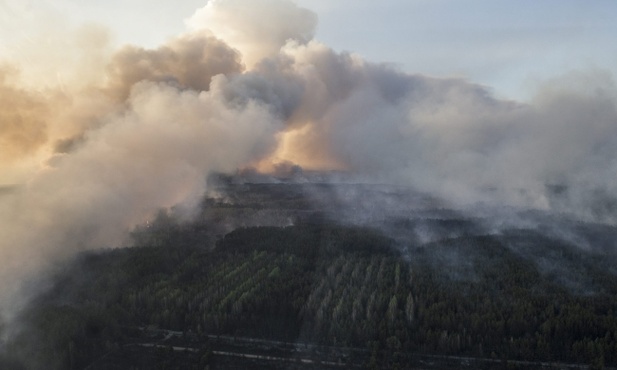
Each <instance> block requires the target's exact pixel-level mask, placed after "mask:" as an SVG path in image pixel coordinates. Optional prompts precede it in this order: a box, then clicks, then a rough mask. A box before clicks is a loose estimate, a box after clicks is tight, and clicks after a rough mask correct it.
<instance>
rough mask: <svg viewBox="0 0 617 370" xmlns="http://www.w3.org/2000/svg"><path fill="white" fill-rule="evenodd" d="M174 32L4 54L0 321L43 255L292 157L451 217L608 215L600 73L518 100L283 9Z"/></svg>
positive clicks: (56, 256)
mask: <svg viewBox="0 0 617 370" xmlns="http://www.w3.org/2000/svg"><path fill="white" fill-rule="evenodd" d="M187 24H188V30H187V31H186V33H184V34H182V35H179V36H178V37H176V38H174V39H171V40H169V41H168V42H167V43H166V44H164V45H161V46H160V47H158V48H155V49H144V48H141V47H138V46H124V47H121V48H119V49H114V48H113V47H112V46H111V43H110V42H109V40H108V37H107V36H106V32H105V31H104V30H102V29H100V28H99V27H94V26H84V27H77V28H70V27H69V28H67V27H63V28H61V30H60V31H57V30H56V31H55V33H54V36H53V37H51V38H47V39H46V40H47V42H46V43H44V45H43V46H41V47H40V48H38V47H35V49H36V50H34V51H29V50H28V51H25V49H24V48H20V47H13V48H11V47H8V48H7V47H5V48H3V49H4V50H13V52H12V54H11V55H9V56H8V57H7V60H6V61H4V63H3V64H2V65H3V67H2V68H0V107H1V109H0V148H1V149H0V170H2V173H1V174H0V189H5V190H4V191H1V192H0V223H1V224H2V227H1V228H0V279H2V281H3V284H2V288H1V289H0V297H2V299H1V301H2V303H3V306H4V307H3V309H4V310H5V311H6V312H10V309H16V308H18V307H17V306H14V305H9V304H8V303H7V302H16V301H14V300H13V299H14V298H16V297H18V296H23V295H22V293H23V290H21V289H22V285H23V282H24V281H26V280H27V279H29V278H30V277H32V276H34V275H35V274H36V273H38V272H40V271H42V270H44V269H46V268H49V266H50V265H53V264H54V263H56V262H57V261H61V260H63V259H66V258H68V257H69V256H71V255H73V254H74V253H75V252H76V251H79V250H82V249H87V248H99V247H105V246H115V245H119V244H121V243H122V241H123V240H124V238H125V236H126V233H127V231H128V230H130V229H131V228H132V227H134V226H135V225H138V224H140V223H143V222H145V221H147V220H148V219H150V218H152V217H153V216H154V215H155V214H156V211H157V210H159V209H160V208H169V207H172V206H175V205H178V204H181V205H184V206H185V208H186V209H188V210H190V209H191V207H192V206H193V205H195V204H196V203H197V200H198V199H199V198H200V196H201V195H202V194H203V192H204V188H205V179H206V176H207V174H208V173H209V172H211V171H233V170H235V169H237V168H242V167H247V166H256V167H257V168H261V169H273V170H275V169H276V168H277V164H280V163H293V164H296V165H299V166H302V167H305V168H309V169H316V170H329V169H337V170H344V171H347V172H349V173H352V174H356V175H357V176H360V177H362V178H363V179H365V180H366V181H373V182H387V183H392V184H404V185H408V186H413V187H415V188H417V189H419V190H421V191H425V192H429V193H431V194H433V195H435V196H437V197H440V198H442V199H446V200H448V201H451V202H455V203H456V204H461V205H465V204H475V203H478V202H486V203H491V204H493V205H510V206H517V207H526V208H539V209H544V210H548V211H551V210H552V211H556V212H565V213H570V214H573V215H576V216H577V217H579V218H581V219H584V220H593V221H600V222H606V223H614V222H615V221H616V214H615V211H616V209H617V188H616V187H617V184H615V182H614V178H615V175H616V173H617V153H616V151H617V107H616V101H617V100H616V99H617V94H616V89H615V85H614V80H613V78H612V76H610V75H608V74H607V73H605V72H602V71H591V72H586V73H582V72H581V73H573V74H572V75H568V76H563V77H560V78H557V79H555V80H553V81H548V82H547V83H546V84H545V87H544V88H542V89H541V90H539V91H538V93H537V95H536V97H535V98H534V99H533V100H532V101H531V102H530V103H519V102H514V101H504V100H500V99H497V98H495V97H494V96H493V95H492V94H491V91H490V89H488V88H486V87H483V86H479V85H476V84H473V83H471V82H468V81H465V80H462V79H439V78H432V77H427V76H423V75H419V74H418V75H410V74H407V73H403V72H401V71H399V70H397V69H395V68H393V67H391V66H388V65H385V64H375V63H371V62H368V61H365V60H363V59H362V58H360V57H359V56H356V55H354V54H350V53H346V52H343V53H341V52H336V51H334V50H332V49H331V48H329V47H328V46H326V45H323V44H322V43H320V42H318V41H317V40H314V39H313V33H314V29H315V27H316V17H315V15H314V14H313V13H312V12H310V11H308V10H306V9H302V8H299V7H298V6H296V5H295V4H293V3H289V2H286V1H283V0H260V1H259V5H256V4H255V2H254V1H248V0H226V1H225V0H216V1H214V0H213V1H210V2H208V4H207V5H206V6H205V7H204V8H202V9H200V10H198V11H197V12H196V13H195V15H194V16H193V17H191V18H190V19H189V20H188V21H187ZM31 37H32V36H29V39H30V38H31ZM22 41H23V40H22ZM24 42H25V41H24ZM35 44H36V43H35ZM36 45H38V44H36ZM31 47H32V46H31ZM59 56H64V57H62V58H60V57H59ZM61 61H62V63H61ZM17 66H19V68H18V67H17ZM86 66H87V68H86ZM15 184H17V185H15ZM5 185H6V186H5ZM8 185H10V187H8ZM7 310H8V311H7Z"/></svg>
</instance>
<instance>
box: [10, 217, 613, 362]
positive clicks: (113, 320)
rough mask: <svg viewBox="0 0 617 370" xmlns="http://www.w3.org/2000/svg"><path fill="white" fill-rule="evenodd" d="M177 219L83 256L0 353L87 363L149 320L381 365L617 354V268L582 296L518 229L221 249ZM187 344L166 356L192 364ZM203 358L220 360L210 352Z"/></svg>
mask: <svg viewBox="0 0 617 370" xmlns="http://www.w3.org/2000/svg"><path fill="white" fill-rule="evenodd" d="M161 217H162V218H161V220H159V221H160V222H161V223H164V224H165V225H170V223H165V222H164V221H165V220H164V217H163V216H161ZM176 227H180V226H170V228H169V229H168V230H167V231H166V234H165V235H167V236H165V237H161V236H160V235H159V236H156V237H154V236H149V235H145V234H144V235H142V237H141V238H142V239H141V240H142V241H144V244H148V243H146V241H150V242H149V243H150V245H151V246H149V247H137V248H130V249H122V250H112V251H107V252H99V253H87V254H84V255H82V256H81V257H80V258H78V260H77V261H76V262H75V263H74V264H73V266H72V267H71V268H70V269H69V270H68V271H66V272H65V273H63V274H61V275H59V276H58V277H57V278H56V282H57V283H56V284H55V287H54V289H52V291H50V292H49V293H48V294H47V295H45V296H42V297H40V298H39V299H38V300H37V301H35V302H34V303H33V304H32V305H31V306H30V308H29V309H28V310H27V311H26V312H25V313H24V315H23V316H22V317H21V322H22V324H23V325H22V331H21V333H20V334H19V335H17V336H16V337H14V338H13V340H12V342H11V343H9V348H10V351H9V353H11V356H6V357H7V358H6V359H0V364H2V363H3V362H1V361H5V363H7V364H9V363H15V364H17V363H19V362H16V361H17V360H16V359H21V363H22V364H25V366H26V368H33V369H36V368H43V367H44V368H48V369H54V368H56V369H78V368H85V367H86V366H88V364H90V363H91V362H92V361H93V360H95V359H97V358H101V357H102V356H104V355H105V354H106V353H109V352H110V351H112V352H113V351H116V352H117V351H119V349H118V348H122V347H123V346H124V345H126V344H127V343H130V341H131V339H130V335H129V334H127V328H137V327H146V326H153V327H159V328H162V329H170V330H177V331H183V332H185V333H186V332H191V333H194V334H195V335H196V336H200V335H201V336H203V335H206V334H215V335H219V334H220V335H237V336H245V337H254V338H267V339H276V340H285V341H300V342H310V343H318V344H323V345H334V346H349V347H364V348H367V350H368V352H367V353H369V354H370V361H369V360H368V357H369V356H367V364H369V363H370V365H369V367H373V368H376V367H379V366H378V364H380V363H381V364H382V365H383V363H387V364H388V365H387V366H389V367H396V366H399V365H402V364H405V363H406V361H408V360H409V359H408V357H406V356H407V354H409V353H412V352H413V353H435V354H452V355H468V356H480V357H494V358H496V359H500V358H503V359H511V360H531V361H535V360H551V361H568V362H582V363H588V364H592V365H593V366H595V367H600V366H604V364H608V365H615V364H617V355H616V354H617V320H616V318H615V313H617V298H616V296H615V295H614V294H612V292H615V291H617V279H616V278H615V277H614V275H611V274H607V273H602V272H592V271H590V272H589V273H590V276H592V279H594V280H597V281H599V282H601V285H602V286H603V287H604V288H603V291H600V292H596V293H594V294H588V295H577V294H572V293H571V292H569V291H568V290H567V289H564V288H563V287H562V286H560V285H558V284H556V283H555V281H553V280H551V278H550V277H547V276H545V275H544V274H543V273H542V272H541V271H539V269H538V268H537V267H536V266H534V265H533V264H531V263H529V261H528V260H526V259H525V258H523V257H522V256H521V255H520V254H519V253H516V252H515V251H514V250H512V249H511V248H508V247H507V246H506V245H507V243H506V241H507V240H506V239H504V238H497V237H489V236H484V237H472V236H465V237H460V238H457V239H449V240H446V241H442V242H439V243H433V244H431V245H426V246H424V247H422V248H420V249H415V250H410V251H409V253H408V255H409V256H410V260H408V261H407V260H403V259H402V257H401V255H400V254H399V253H397V252H395V249H394V248H393V242H392V240H390V239H389V238H386V237H384V236H383V235H381V234H379V233H376V232H374V231H372V230H369V229H365V228H348V227H340V226H335V225H331V224H319V223H313V224H306V225H300V226H294V227H286V228H275V227H258V228H243V229H238V230H235V231H233V232H232V233H229V234H228V235H226V236H225V237H224V238H222V239H221V240H220V241H219V242H218V243H217V244H216V248H214V249H211V250H208V249H203V248H197V247H196V245H199V236H195V235H192V236H191V235H184V236H182V237H179V236H177V235H176V236H173V235H175V234H174V233H175V232H176V231H174V230H176V229H175V228H176ZM162 229H164V228H161V227H158V228H157V229H156V230H157V233H160V230H162ZM185 232H186V230H185ZM196 232H198V231H196ZM180 234H182V233H180ZM510 237H512V236H508V238H510ZM152 240H156V242H152ZM182 240H184V241H186V240H189V241H190V242H187V243H182V242H181V241H182ZM549 247H550V248H553V250H555V251H557V252H558V253H560V255H565V256H568V253H571V254H572V256H571V258H572V260H573V261H574V260H575V259H577V260H578V261H582V262H580V263H583V264H584V263H585V262H584V258H583V257H581V256H580V255H577V254H576V253H573V252H571V251H569V250H567V249H563V248H562V249H560V248H561V247H560V246H547V248H549ZM550 248H549V249H550ZM557 252H556V253H557ZM588 265H589V266H591V262H590V263H589V264H588ZM159 352H160V351H159ZM172 352H173V351H172ZM157 353H158V352H157ZM161 356H163V355H161ZM174 356H176V355H173V353H172V354H168V355H165V356H163V357H164V358H165V360H164V361H169V364H170V365H169V366H171V367H172V368H173V366H179V368H182V367H181V366H184V365H173V366H172V363H173V364H181V363H182V361H181V359H180V358H179V357H178V358H176V357H177V356H176V357H174ZM198 357H199V359H196V360H195V363H199V364H200V366H203V367H205V366H207V365H208V361H209V355H208V353H207V352H204V353H203V354H201V355H199V356H198ZM196 358H197V357H196ZM11 361H13V362H11ZM161 361H163V360H161ZM174 361H175V362H174ZM178 361H180V362H178ZM161 363H162V362H161ZM41 364H45V366H43V367H41ZM11 366H13V365H11ZM15 366H17V365H15ZM384 366H385V365H384ZM16 368H18V367H16Z"/></svg>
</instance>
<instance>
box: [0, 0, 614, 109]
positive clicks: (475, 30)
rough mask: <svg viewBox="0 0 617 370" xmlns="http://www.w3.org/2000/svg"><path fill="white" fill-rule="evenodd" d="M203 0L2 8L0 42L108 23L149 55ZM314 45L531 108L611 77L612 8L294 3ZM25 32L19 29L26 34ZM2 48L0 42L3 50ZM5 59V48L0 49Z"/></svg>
mask: <svg viewBox="0 0 617 370" xmlns="http://www.w3.org/2000/svg"><path fill="white" fill-rule="evenodd" d="M205 3H206V1H205V0H181V1H177V0H150V1H148V0H124V1H120V0H109V1H105V2H101V1H98V0H0V35H1V36H2V37H0V41H1V40H4V41H5V44H6V40H7V39H14V38H19V37H28V34H29V32H33V31H32V29H29V27H27V25H28V24H29V23H33V22H35V19H36V18H37V17H44V18H46V19H48V20H49V19H53V18H54V17H56V18H57V22H58V23H59V25H62V26H64V25H65V23H66V22H67V20H68V23H72V24H75V25H78V24H82V23H88V22H96V23H99V24H101V25H105V26H106V27H108V29H109V30H110V32H111V35H112V38H113V40H114V42H115V43H116V44H118V45H121V44H125V43H130V44H136V45H141V46H144V47H155V46H157V45H160V44H161V43H163V42H164V41H165V40H166V39H168V38H169V37H172V36H173V35H177V34H179V33H181V32H182V31H183V30H185V24H184V20H185V19H187V18H189V17H190V16H191V15H192V14H193V12H194V11H195V10H196V9H198V8H200V7H202V6H203V5H204V4H205ZM296 3H297V4H298V5H300V6H302V7H305V8H307V9H310V10H312V11H313V12H315V13H316V14H317V17H318V25H317V32H316V39H317V40H319V41H321V42H323V43H325V44H326V45H329V46H330V47H332V48H334V49H335V50H339V51H350V52H354V53H357V54H359V55H361V56H363V57H364V58H366V59H367V60H370V61H373V62H385V63H391V64H393V65H395V66H397V67H399V68H401V69H402V70H404V71H405V72H408V73H421V74H427V75H432V76H436V77H461V78H465V79H468V80H471V81H474V82H476V83H479V84H482V85H485V86H487V87H489V88H490V89H492V91H493V92H494V93H495V94H496V95H497V96H500V97H503V98H510V99H516V100H528V99H529V98H530V96H532V95H533V94H534V93H535V90H536V88H537V86H538V84H540V83H542V82H544V81H545V80H547V79H550V78H553V77H555V76H559V75H561V74H564V73H568V72H570V71H572V70H589V69H600V70H607V71H610V72H611V73H612V74H613V75H615V74H616V72H617V43H616V42H614V36H615V35H617V22H614V20H615V19H617V3H615V2H614V1H609V0H598V1H593V2H589V1H582V0H544V1H541V2H538V1H530V0H523V1H516V2H513V1H507V0H495V1H487V0H456V1H453V0H430V1H428V0H384V1H379V2H377V1H369V0H328V1H325V0H297V1H296ZM24 25H26V27H25V26H24ZM0 45H1V44H0ZM0 52H2V47H0Z"/></svg>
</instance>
